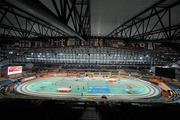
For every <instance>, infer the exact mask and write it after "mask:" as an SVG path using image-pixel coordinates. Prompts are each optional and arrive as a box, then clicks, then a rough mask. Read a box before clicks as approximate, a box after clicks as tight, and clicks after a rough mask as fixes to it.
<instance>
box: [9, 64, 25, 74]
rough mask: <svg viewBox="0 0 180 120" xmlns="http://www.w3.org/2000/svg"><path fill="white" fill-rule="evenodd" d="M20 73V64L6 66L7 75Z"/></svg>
mask: <svg viewBox="0 0 180 120" xmlns="http://www.w3.org/2000/svg"><path fill="white" fill-rule="evenodd" d="M19 73H22V66H9V67H8V75H14V74H19Z"/></svg>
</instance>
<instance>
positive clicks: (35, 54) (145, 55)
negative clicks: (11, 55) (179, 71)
mask: <svg viewBox="0 0 180 120" xmlns="http://www.w3.org/2000/svg"><path fill="white" fill-rule="evenodd" d="M13 61H14V62H22V61H23V62H36V63H38V62H46V63H63V64H64V63H67V64H69V63H71V64H77V63H78V64H79V63H81V64H87V63H88V64H111V65H112V64H163V63H164V61H163V60H162V59H161V57H160V56H159V55H158V54H157V53H152V52H143V51H141V52H140V51H134V50H127V49H117V48H108V47H101V48H94V47H77V48H74V47H73V48H72V47H67V48H48V49H47V48H41V49H31V50H27V52H25V54H24V55H23V56H17V57H16V58H15V59H13Z"/></svg>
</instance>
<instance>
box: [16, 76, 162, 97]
mask: <svg viewBox="0 0 180 120" xmlns="http://www.w3.org/2000/svg"><path fill="white" fill-rule="evenodd" d="M15 90H16V91H17V92H18V93H21V94H24V95H28V96H36V97H46V98H53V99H68V98H70V99H71V98H79V99H83V98H87V97H92V98H96V99H100V98H101V97H102V96H106V97H107V98H108V99H119V100H121V99H129V100H132V99H140V98H152V97H156V96H158V95H160V93H161V90H160V89H159V88H158V87H157V86H155V85H153V84H151V83H150V82H146V81H143V80H140V79H137V78H134V79H125V78H118V79H111V78H109V79H105V78H71V77H69V78H58V77H52V78H40V79H36V80H32V81H29V82H25V83H22V84H20V85H18V86H16V87H15Z"/></svg>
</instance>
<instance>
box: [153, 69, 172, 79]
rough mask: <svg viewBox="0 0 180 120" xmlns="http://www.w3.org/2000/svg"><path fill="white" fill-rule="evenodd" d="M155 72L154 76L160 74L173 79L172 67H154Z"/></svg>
mask: <svg viewBox="0 0 180 120" xmlns="http://www.w3.org/2000/svg"><path fill="white" fill-rule="evenodd" d="M155 74H156V76H161V77H167V78H172V79H174V78H175V69H174V68H161V67H156V69H155Z"/></svg>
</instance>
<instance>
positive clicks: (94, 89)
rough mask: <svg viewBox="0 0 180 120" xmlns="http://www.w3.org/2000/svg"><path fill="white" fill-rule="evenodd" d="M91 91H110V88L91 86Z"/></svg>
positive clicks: (89, 90) (89, 89)
mask: <svg viewBox="0 0 180 120" xmlns="http://www.w3.org/2000/svg"><path fill="white" fill-rule="evenodd" d="M88 92H89V93H109V92H110V89H109V88H107V87H89V88H88Z"/></svg>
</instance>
